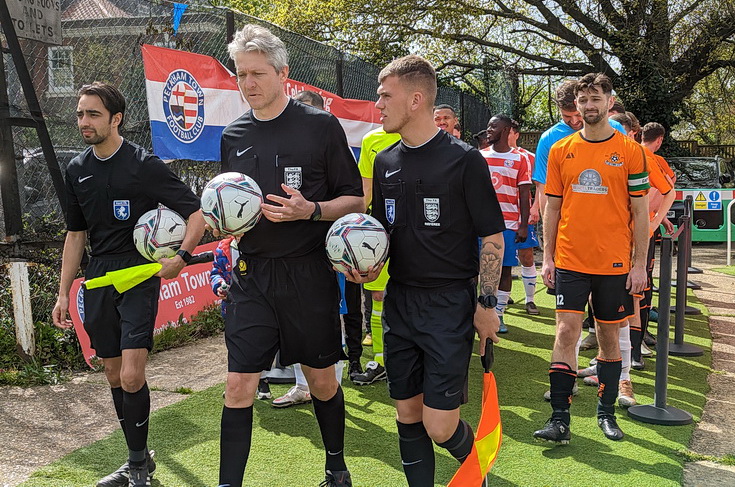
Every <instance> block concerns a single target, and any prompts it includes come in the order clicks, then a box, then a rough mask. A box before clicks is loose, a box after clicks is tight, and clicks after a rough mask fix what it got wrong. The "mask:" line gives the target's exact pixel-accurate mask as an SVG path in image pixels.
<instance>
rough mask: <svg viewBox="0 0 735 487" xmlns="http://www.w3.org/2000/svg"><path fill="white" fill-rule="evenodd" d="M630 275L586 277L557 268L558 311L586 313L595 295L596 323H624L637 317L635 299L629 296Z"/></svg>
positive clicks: (590, 275)
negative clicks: (628, 282)
mask: <svg viewBox="0 0 735 487" xmlns="http://www.w3.org/2000/svg"><path fill="white" fill-rule="evenodd" d="M627 281H628V274H618V275H612V276H610V275H601V274H585V273H584V272H576V271H569V270H566V269H559V268H558V267H557V268H556V310H557V311H566V312H571V313H584V311H585V309H586V307H587V301H588V298H589V296H590V294H591V295H592V309H593V310H595V320H596V321H599V322H600V323H620V322H621V321H623V320H626V319H628V318H630V317H631V316H633V296H632V295H631V294H629V293H628V290H627V289H626V287H625V286H626V284H627Z"/></svg>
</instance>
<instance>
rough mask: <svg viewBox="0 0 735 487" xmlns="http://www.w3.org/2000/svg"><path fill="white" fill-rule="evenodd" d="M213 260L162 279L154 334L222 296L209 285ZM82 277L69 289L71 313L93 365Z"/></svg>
mask: <svg viewBox="0 0 735 487" xmlns="http://www.w3.org/2000/svg"><path fill="white" fill-rule="evenodd" d="M218 243H219V242H212V243H208V244H205V245H200V246H199V247H197V248H196V250H195V252H194V253H197V254H198V253H201V252H208V251H214V249H215V248H216V247H217V244H218ZM211 270H212V263H211V262H206V263H204V264H194V265H190V266H186V267H184V269H183V270H182V271H181V273H180V274H179V277H177V278H176V279H171V280H161V291H160V293H159V295H158V315H156V325H155V328H154V332H153V333H154V334H156V333H160V331H161V330H164V329H165V328H167V327H169V326H178V324H179V320H183V321H184V322H186V321H188V320H189V319H190V318H191V317H192V316H194V315H196V314H197V313H198V312H199V311H201V310H202V309H204V307H206V306H208V305H210V304H212V303H215V302H219V301H220V299H219V298H218V297H217V296H215V295H214V293H212V288H211V287H210V285H209V273H210V271H211ZM82 281H83V279H82V278H79V279H76V280H75V281H74V283H73V284H72V286H71V292H70V293H69V301H70V306H69V315H70V316H71V319H72V322H73V323H74V330H75V331H76V333H77V336H78V337H79V343H80V344H81V346H82V352H83V353H84V360H86V361H87V364H89V365H90V366H91V365H92V364H91V360H92V358H93V357H94V356H95V355H96V353H95V351H94V349H93V348H92V346H91V344H90V341H89V336H87V332H86V331H85V330H84V325H83V324H82V323H83V321H84V292H83V291H84V289H83V288H82Z"/></svg>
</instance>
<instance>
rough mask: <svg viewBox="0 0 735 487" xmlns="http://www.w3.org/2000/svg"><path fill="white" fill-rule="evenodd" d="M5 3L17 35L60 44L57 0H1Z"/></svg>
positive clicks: (59, 11)
mask: <svg viewBox="0 0 735 487" xmlns="http://www.w3.org/2000/svg"><path fill="white" fill-rule="evenodd" d="M2 1H4V2H6V3H7V5H8V10H9V11H10V17H11V18H12V19H13V27H15V33H16V34H17V35H18V37H20V38H23V39H33V40H35V41H41V42H45V43H46V44H55V45H57V46H58V45H61V5H60V1H59V0H2Z"/></svg>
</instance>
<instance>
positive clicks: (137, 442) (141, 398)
mask: <svg viewBox="0 0 735 487" xmlns="http://www.w3.org/2000/svg"><path fill="white" fill-rule="evenodd" d="M123 412H124V413H125V414H124V417H125V439H126V440H127V442H128V450H129V460H130V462H131V463H142V462H144V461H145V454H146V452H147V451H148V448H147V447H146V443H147V442H148V424H149V421H148V419H149V417H150V414H151V392H150V390H149V389H148V383H147V382H146V383H144V384H143V387H141V388H140V389H139V390H138V391H137V392H128V391H123Z"/></svg>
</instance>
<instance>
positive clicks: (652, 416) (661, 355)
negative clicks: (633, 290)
mask: <svg viewBox="0 0 735 487" xmlns="http://www.w3.org/2000/svg"><path fill="white" fill-rule="evenodd" d="M671 249H672V241H671V237H670V236H667V235H664V236H663V240H662V241H661V264H660V266H661V267H660V277H659V289H660V291H659V298H658V309H659V315H658V329H657V332H656V351H657V352H658V353H657V354H656V384H655V392H654V396H653V404H646V405H638V406H632V407H630V408H628V416H630V417H631V418H633V419H636V420H638V421H642V422H644V423H651V424H660V425H665V426H677V425H683V424H689V423H691V422H692V415H691V414H689V413H688V412H686V411H684V410H682V409H679V408H675V407H673V406H667V405H666V401H667V390H668V375H669V354H668V351H669V321H670V318H671V313H670V312H669V308H670V306H671V260H672V257H671ZM679 252H681V249H679ZM679 260H681V259H679ZM684 262H686V261H684ZM683 289H684V290H685V291H686V287H684V288H683ZM677 293H678V290H677Z"/></svg>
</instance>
